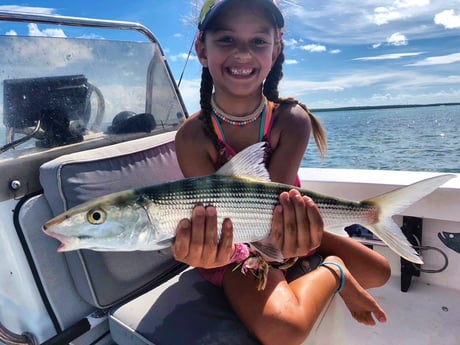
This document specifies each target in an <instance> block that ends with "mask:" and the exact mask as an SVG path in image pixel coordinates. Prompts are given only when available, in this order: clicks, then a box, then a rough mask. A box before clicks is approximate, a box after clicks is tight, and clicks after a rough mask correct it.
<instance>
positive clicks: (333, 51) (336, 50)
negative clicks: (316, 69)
mask: <svg viewBox="0 0 460 345" xmlns="http://www.w3.org/2000/svg"><path fill="white" fill-rule="evenodd" d="M329 52H330V53H331V54H340V53H341V52H342V51H341V50H340V49H332V50H331V51H329Z"/></svg>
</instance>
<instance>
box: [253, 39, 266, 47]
mask: <svg viewBox="0 0 460 345" xmlns="http://www.w3.org/2000/svg"><path fill="white" fill-rule="evenodd" d="M252 42H253V44H254V45H256V46H263V45H266V44H267V43H268V42H267V41H266V40H264V39H263V38H255V39H254V40H253V41H252Z"/></svg>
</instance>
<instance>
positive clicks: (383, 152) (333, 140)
mask: <svg viewBox="0 0 460 345" xmlns="http://www.w3.org/2000/svg"><path fill="white" fill-rule="evenodd" d="M316 116H317V117H318V118H319V119H320V121H321V122H322V124H323V126H324V127H325V129H326V133H327V136H328V153H327V157H326V159H325V160H324V161H321V159H320V158H319V155H318V152H317V150H316V148H315V145H314V143H313V142H311V143H310V145H309V148H308V149H307V152H306V154H305V156H304V158H303V160H302V163H301V166H302V167H323V168H347V169H348V168H350V169H382V170H409V171H439V172H457V173H460V138H459V135H460V106H457V105H456V106H433V107H414V108H395V109H372V110H350V111H328V112H318V113H316Z"/></svg>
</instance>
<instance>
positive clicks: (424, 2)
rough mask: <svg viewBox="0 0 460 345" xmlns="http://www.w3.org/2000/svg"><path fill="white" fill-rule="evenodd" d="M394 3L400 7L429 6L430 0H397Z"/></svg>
mask: <svg viewBox="0 0 460 345" xmlns="http://www.w3.org/2000/svg"><path fill="white" fill-rule="evenodd" d="M393 5H394V6H395V7H398V8H410V7H423V6H429V5H430V0H396V1H395V2H394V4H393Z"/></svg>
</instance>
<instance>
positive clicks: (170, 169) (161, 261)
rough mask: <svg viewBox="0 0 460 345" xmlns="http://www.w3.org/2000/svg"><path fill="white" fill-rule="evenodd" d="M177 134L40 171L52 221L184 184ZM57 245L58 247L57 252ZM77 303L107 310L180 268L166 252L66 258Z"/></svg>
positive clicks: (69, 158)
mask: <svg viewBox="0 0 460 345" xmlns="http://www.w3.org/2000/svg"><path fill="white" fill-rule="evenodd" d="M174 136H175V132H169V133H164V134H160V135H157V136H154V137H146V138H142V139H137V140H134V141H129V142H124V143H119V144H115V145H111V146H106V147H101V148H97V149H93V150H88V151H83V152H77V153H73V154H68V155H64V156H61V157H59V158H57V159H54V160H52V161H50V162H47V163H45V164H43V165H42V166H41V167H40V182H41V184H42V187H43V193H44V195H45V197H46V199H47V201H48V203H49V204H50V207H51V209H52V212H53V214H54V215H58V214H60V213H62V212H64V211H65V210H67V209H69V208H71V207H73V206H76V205H78V204H80V203H82V202H85V201H87V200H91V199H93V198H96V197H99V196H102V195H106V194H109V193H113V192H118V191H122V190H126V189H131V188H139V187H144V186H148V185H153V184H158V183H162V182H166V181H171V180H175V179H179V178H182V177H183V175H182V173H181V171H180V168H179V165H178V163H177V159H176V154H175V145H174ZM57 247H58V242H57V241H56V248H57ZM65 256H66V259H67V263H68V265H69V269H70V272H71V274H72V277H73V280H74V282H75V285H76V288H77V290H78V292H79V293H80V295H81V297H82V298H83V299H84V300H85V301H87V302H88V303H90V304H92V305H94V306H96V307H98V308H108V307H110V306H112V305H114V304H117V303H119V302H121V301H122V300H125V299H126V298H129V297H131V296H133V295H136V294H139V293H141V292H143V291H146V290H147V289H148V288H151V287H154V286H156V285H158V284H160V283H161V282H163V281H164V280H166V279H168V278H169V277H171V276H173V275H175V274H177V272H178V271H181V270H182V269H183V268H184V265H182V264H180V263H178V262H176V261H174V260H173V259H172V256H171V253H170V250H164V251H157V252H140V251H137V252H95V251H91V250H78V251H72V252H67V253H65Z"/></svg>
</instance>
